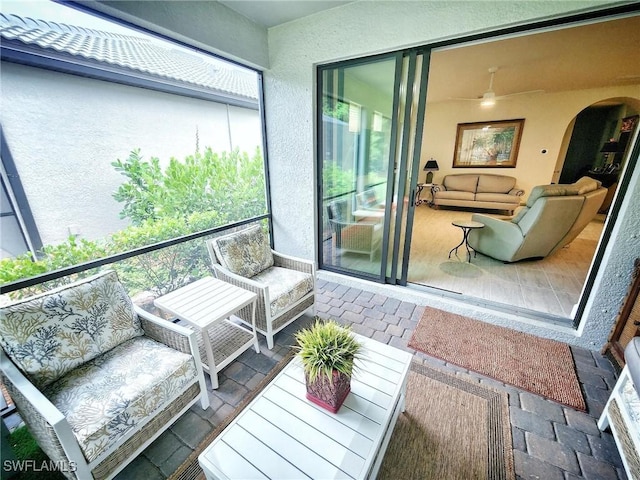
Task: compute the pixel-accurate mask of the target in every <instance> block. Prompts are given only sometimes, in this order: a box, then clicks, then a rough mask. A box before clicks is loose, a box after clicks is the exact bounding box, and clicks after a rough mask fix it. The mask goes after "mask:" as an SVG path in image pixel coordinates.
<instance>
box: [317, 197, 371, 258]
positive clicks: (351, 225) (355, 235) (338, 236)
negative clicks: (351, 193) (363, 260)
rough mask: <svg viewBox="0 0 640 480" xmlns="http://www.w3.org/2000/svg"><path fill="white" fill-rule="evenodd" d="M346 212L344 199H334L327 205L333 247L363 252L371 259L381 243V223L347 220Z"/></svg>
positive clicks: (346, 250)
mask: <svg viewBox="0 0 640 480" xmlns="http://www.w3.org/2000/svg"><path fill="white" fill-rule="evenodd" d="M346 212H347V201H346V200H336V201H334V202H331V203H330V204H329V205H327V215H328V219H329V223H330V224H331V229H332V230H333V234H334V245H335V248H336V249H337V250H340V251H343V252H353V253H365V254H368V255H369V260H373V257H374V255H375V253H376V251H378V250H379V249H380V246H381V245H382V223H380V222H379V221H373V222H367V221H359V222H354V221H347V213H346Z"/></svg>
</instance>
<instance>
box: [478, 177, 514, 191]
mask: <svg viewBox="0 0 640 480" xmlns="http://www.w3.org/2000/svg"><path fill="white" fill-rule="evenodd" d="M515 185H516V179H515V178H514V177H507V176H504V175H485V174H483V175H478V187H477V192H478V193H509V192H510V191H511V190H512V189H513V187H515Z"/></svg>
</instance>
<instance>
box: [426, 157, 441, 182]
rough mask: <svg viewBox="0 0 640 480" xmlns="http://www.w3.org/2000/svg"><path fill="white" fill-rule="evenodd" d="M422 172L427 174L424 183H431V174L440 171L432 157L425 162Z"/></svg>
mask: <svg viewBox="0 0 640 480" xmlns="http://www.w3.org/2000/svg"><path fill="white" fill-rule="evenodd" d="M422 170H424V171H425V172H427V180H426V183H433V172H437V171H438V170H440V169H439V168H438V162H437V161H435V160H434V159H433V157H432V158H430V159H429V160H427V163H426V164H425V165H424V168H423V169H422Z"/></svg>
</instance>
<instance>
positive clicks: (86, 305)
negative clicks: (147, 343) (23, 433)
mask: <svg viewBox="0 0 640 480" xmlns="http://www.w3.org/2000/svg"><path fill="white" fill-rule="evenodd" d="M143 333H144V332H143V331H142V328H141V327H140V321H139V319H138V316H137V315H136V314H135V311H134V309H133V303H132V302H131V299H130V298H129V296H128V295H127V292H126V291H125V289H124V287H123V286H122V284H121V283H120V282H119V281H118V277H117V275H116V273H115V272H114V271H107V272H104V273H101V274H98V275H95V276H93V277H89V278H87V279H84V280H82V281H79V282H76V283H73V284H70V285H67V286H64V287H61V288H58V289H55V290H52V291H49V292H45V293H43V294H41V295H37V296H35V297H30V298H27V299H25V300H22V301H20V302H17V303H13V304H10V305H8V306H6V307H3V308H2V309H0V344H1V345H2V348H3V349H4V350H5V352H6V353H7V355H8V356H9V357H10V358H11V359H12V360H13V361H14V363H15V364H16V365H17V366H18V367H19V368H20V369H21V370H22V371H23V372H24V373H25V375H27V377H29V379H30V380H31V381H32V382H33V383H34V384H35V385H36V386H37V387H38V388H43V387H45V386H47V385H49V384H51V383H52V382H54V381H55V380H57V379H59V378H60V377H62V376H63V375H65V374H66V373H68V372H69V371H71V370H73V369H74V368H76V367H78V366H79V365H82V364H83V363H85V362H88V361H89V360H91V359H93V358H95V357H97V356H98V355H101V354H103V353H104V352H107V351H109V350H111V349H112V348H113V347H115V346H116V345H119V344H120V343H122V342H124V341H126V340H129V339H131V338H134V337H137V336H140V335H142V334H143Z"/></svg>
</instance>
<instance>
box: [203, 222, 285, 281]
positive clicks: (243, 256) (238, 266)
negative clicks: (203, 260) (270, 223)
mask: <svg viewBox="0 0 640 480" xmlns="http://www.w3.org/2000/svg"><path fill="white" fill-rule="evenodd" d="M213 249H214V251H215V253H216V257H217V258H218V261H219V262H220V265H222V266H223V267H224V268H226V269H227V270H229V271H231V272H233V273H235V274H236V275H240V276H242V277H246V278H251V277H253V276H255V275H257V274H258V273H260V272H262V271H263V270H265V269H267V268H269V267H271V266H273V254H272V253H271V246H270V245H269V241H268V239H267V236H266V235H265V234H264V232H263V231H262V227H261V226H260V225H254V226H252V227H249V228H245V229H244V230H241V231H239V232H234V233H230V234H228V235H223V236H221V237H217V238H214V239H213Z"/></svg>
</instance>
